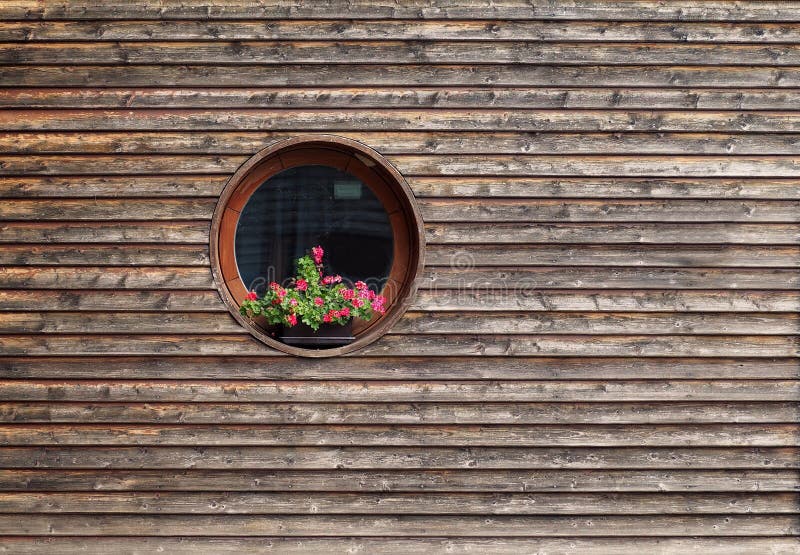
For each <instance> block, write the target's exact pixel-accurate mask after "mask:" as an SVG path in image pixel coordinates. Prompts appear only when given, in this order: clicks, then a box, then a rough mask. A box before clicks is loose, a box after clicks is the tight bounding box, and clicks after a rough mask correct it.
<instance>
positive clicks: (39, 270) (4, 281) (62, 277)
mask: <svg viewBox="0 0 800 555" xmlns="http://www.w3.org/2000/svg"><path fill="white" fill-rule="evenodd" d="M0 285H2V286H3V287H4V288H31V289H84V288H89V289H115V290H116V289H184V288H186V289H213V288H214V280H213V277H212V275H211V271H210V270H209V269H208V268H206V267H161V268H159V267H149V268H146V267H145V268H136V267H127V266H118V267H113V266H105V267H99V268H98V267H95V268H92V267H89V266H86V267H80V268H78V267H76V266H46V267H42V266H39V267H35V266H23V267H20V266H17V267H12V266H0Z"/></svg>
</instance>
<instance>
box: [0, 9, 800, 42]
mask: <svg viewBox="0 0 800 555" xmlns="http://www.w3.org/2000/svg"><path fill="white" fill-rule="evenodd" d="M495 5H496V4H495ZM684 8H685V7H684ZM107 15H109V16H111V15H114V14H113V13H109V14H107ZM337 15H338V14H337ZM465 15H466V14H465ZM418 17H419V12H417V13H416V14H414V17H413V18H410V19H405V20H401V19H395V20H391V19H384V20H380V21H370V20H367V19H362V20H359V21H352V20H347V19H330V20H322V19H307V20H302V19H294V20H290V19H278V20H270V21H252V20H239V21H225V20H224V19H217V18H215V19H214V20H213V21H202V20H184V21H174V20H168V19H162V20H160V21H152V20H151V21H147V20H144V21H142V20H138V21H136V20H133V21H132V20H124V19H119V20H115V21H108V20H106V21H103V20H100V21H80V20H73V21H58V20H54V19H48V20H44V21H41V20H40V21H34V20H28V21H4V22H0V41H8V42H11V41H19V42H54V41H55V42H57V41H103V42H108V41H110V42H115V41H143V42H153V41H164V40H167V41H208V42H215V41H228V40H296V41H304V40H331V41H341V40H370V41H377V40H391V41H400V40H403V41H422V40H458V41H481V40H515V41H527V42H562V41H573V40H574V41H581V42H619V41H623V42H648V43H659V42H669V43H672V42H679V43H697V42H699V43H717V42H720V43H797V42H800V28H799V26H798V24H797V23H796V22H789V21H787V22H783V23H751V22H745V21H739V22H736V23H731V22H717V21H708V20H706V21H670V22H659V21H622V22H611V21H601V20H593V21H570V22H565V21H559V20H547V19H533V20H527V21H526V20H513V19H503V20H497V19H485V20H479V19H473V20H468V19H459V20H455V21H448V20H438V21H436V20H434V21H431V20H424V19H417V18H418Z"/></svg>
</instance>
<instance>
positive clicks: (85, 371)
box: [0, 354, 800, 460]
mask: <svg viewBox="0 0 800 555" xmlns="http://www.w3.org/2000/svg"><path fill="white" fill-rule="evenodd" d="M102 362H103V376H104V378H105V379H107V380H112V379H141V380H171V379H184V380H198V379H211V380H228V381H231V380H250V379H268V380H299V379H310V380H320V379H321V380H326V379H327V380H448V379H449V380H467V379H471V380H511V381H514V380H543V379H544V380H546V379H558V380H592V379H597V376H603V379H605V380H606V381H611V380H620V379H622V380H626V379H657V380H664V379H705V380H725V379H730V380H755V379H774V380H794V379H797V378H798V371H797V361H796V360H795V359H793V358H767V359H764V358H736V359H730V358H727V359H726V358H676V357H664V358H638V357H636V358H611V357H603V358H581V357H559V358H552V357H543V356H539V357H503V356H498V357H492V356H487V357H486V358H484V359H481V361H476V360H475V359H474V358H472V357H468V356H467V357H437V358H436V360H435V361H434V362H435V364H434V363H431V361H430V360H429V359H428V358H427V357H409V356H402V355H401V356H392V357H391V358H387V357H384V356H377V357H359V358H347V359H337V358H333V359H325V360H320V359H312V358H300V357H287V358H282V359H280V360H279V361H278V360H276V359H274V358H271V357H227V356H219V357H211V356H207V357H182V356H146V357H121V356H114V357H107V358H104V359H103V361H102ZM96 364H97V359H96V358H95V357H92V356H88V357H80V356H77V357H76V356H72V357H56V356H53V355H45V356H41V357H39V356H34V355H31V354H28V355H23V356H21V357H10V356H7V355H6V356H3V357H2V358H0V377H2V378H3V379H56V380H66V379H90V380H93V379H97V377H98V374H97V369H96V366H95V365H96ZM798 460H800V459H798Z"/></svg>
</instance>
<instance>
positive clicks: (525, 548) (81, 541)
mask: <svg viewBox="0 0 800 555" xmlns="http://www.w3.org/2000/svg"><path fill="white" fill-rule="evenodd" d="M4 548H7V549H8V551H9V552H13V553H17V554H19V555H28V554H32V553H37V554H38V553H42V551H49V552H51V553H52V552H57V553H60V554H62V555H77V554H80V555H106V554H107V553H110V552H127V551H130V552H137V553H138V552H142V553H155V552H164V553H174V554H176V555H196V554H197V553H220V554H229V553H233V554H238V553H241V552H242V551H243V550H244V551H246V552H247V553H252V554H253V555H263V554H273V553H275V552H280V553H285V554H287V555H297V554H306V553H329V552H331V553H359V552H362V553H374V554H375V555H396V554H397V553H429V554H432V555H439V554H447V555H450V554H461V553H484V554H486V555H507V554H508V553H536V552H554V553H570V554H576V553H580V554H581V555H608V554H610V553H614V554H615V555H637V554H639V553H641V552H642V551H643V550H646V551H647V552H648V553H654V554H658V555H668V554H669V553H688V552H698V553H704V554H707V555H730V553H732V552H734V551H735V552H736V553H739V554H741V555H763V553H765V552H769V553H772V554H774V555H793V554H794V553H796V551H797V549H798V548H800V539H797V538H791V537H786V536H782V537H779V536H772V537H760V538H754V537H742V536H739V537H735V538H728V537H722V538H715V537H692V538H664V537H661V538H645V537H637V538H581V537H563V538H508V537H505V538H486V539H485V538H461V537H449V538H446V539H439V538H300V537H295V538H279V537H271V538H269V539H268V540H265V539H263V538H234V539H229V538H219V537H218V538H196V537H182V538H157V537H130V536H126V537H114V538H103V537H93V538H91V540H87V539H86V538H69V537H54V536H50V537H20V536H14V537H5V538H3V539H2V544H0V549H4Z"/></svg>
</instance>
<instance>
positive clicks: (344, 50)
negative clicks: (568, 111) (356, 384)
mask: <svg viewBox="0 0 800 555" xmlns="http://www.w3.org/2000/svg"><path fill="white" fill-rule="evenodd" d="M376 59H379V60H382V61H384V63H386V64H422V63H429V64H497V65H501V64H562V65H587V66H591V65H596V64H604V65H608V66H613V65H624V66H629V65H639V66H663V65H670V66H676V65H692V66H720V65H727V66H749V67H759V66H768V67H782V66H790V67H791V66H797V65H800V45H797V44H786V43H781V44H771V45H761V44H723V43H718V44H700V43H684V42H679V43H676V44H667V43H652V42H645V43H634V44H628V43H613V42H604V43H592V44H586V43H582V42H557V43H547V42H539V41H536V42H527V41H508V40H496V39H495V40H488V41H487V40H478V41H470V42H466V43H465V42H462V41H441V40H433V41H430V40H425V41H413V42H408V41H398V40H394V39H392V40H381V41H372V40H347V41H338V40H337V41H335V42H334V41H330V40H328V41H320V40H306V41H299V42H292V41H288V40H283V39H282V40H278V41H262V40H258V41H252V40H234V41H229V40H224V39H218V40H215V41H213V42H209V41H193V42H183V41H181V42H175V41H173V40H169V41H160V42H128V41H114V42H111V43H110V42H97V41H91V42H46V43H40V42H28V43H0V64H3V65H5V64H14V65H41V64H59V65H63V66H80V65H92V64H103V65H106V64H116V65H118V66H120V65H122V66H126V65H140V64H151V65H152V64H162V65H164V66H169V65H185V64H219V65H221V64H230V65H241V66H252V65H259V66H269V65H285V64H305V65H320V66H324V67H329V66H337V65H351V64H369V63H374V62H375V60H376Z"/></svg>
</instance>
